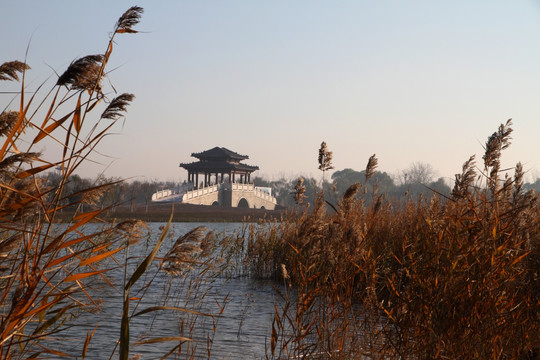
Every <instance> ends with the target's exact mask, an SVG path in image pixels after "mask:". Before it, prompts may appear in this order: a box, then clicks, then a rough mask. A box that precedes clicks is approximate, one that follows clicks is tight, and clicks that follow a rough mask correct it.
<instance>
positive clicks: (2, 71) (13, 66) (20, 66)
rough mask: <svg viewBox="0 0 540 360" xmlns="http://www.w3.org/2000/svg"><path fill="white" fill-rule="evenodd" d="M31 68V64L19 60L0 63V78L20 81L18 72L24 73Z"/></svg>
mask: <svg viewBox="0 0 540 360" xmlns="http://www.w3.org/2000/svg"><path fill="white" fill-rule="evenodd" d="M29 69H30V66H28V65H27V64H25V63H23V62H20V61H18V60H15V61H8V62H5V63H3V64H2V65H0V80H8V81H11V80H15V81H19V75H18V74H17V73H23V72H25V71H26V70H29Z"/></svg>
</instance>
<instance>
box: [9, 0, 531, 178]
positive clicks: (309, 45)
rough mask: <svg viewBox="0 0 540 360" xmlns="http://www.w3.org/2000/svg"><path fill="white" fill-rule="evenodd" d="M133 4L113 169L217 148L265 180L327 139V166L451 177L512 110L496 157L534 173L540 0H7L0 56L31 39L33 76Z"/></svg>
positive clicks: (138, 172) (101, 44)
mask: <svg viewBox="0 0 540 360" xmlns="http://www.w3.org/2000/svg"><path fill="white" fill-rule="evenodd" d="M132 5H139V6H141V7H143V8H144V10H145V12H144V14H143V17H142V20H141V23H140V24H139V25H137V27H136V29H138V30H140V31H141V33H139V34H134V35H129V34H126V35H122V36H118V37H117V39H116V40H117V44H116V47H115V50H114V53H113V57H112V59H111V62H110V69H111V68H115V67H118V69H116V70H115V71H113V72H112V73H110V75H109V79H110V81H111V83H112V84H113V85H114V86H115V88H116V89H117V90H118V91H119V92H131V93H134V94H135V95H136V99H135V100H134V102H133V104H132V105H131V106H130V108H129V113H128V116H127V120H126V123H125V126H124V127H123V128H120V127H119V128H118V129H117V130H118V133H119V135H115V136H113V137H109V138H108V139H107V140H106V141H105V142H104V143H103V144H102V146H101V148H100V150H101V151H102V152H103V153H105V154H107V155H110V156H112V157H113V158H112V159H106V158H99V161H101V162H103V163H104V165H105V166H108V167H107V170H106V171H105V172H106V174H107V175H109V176H121V177H124V178H125V177H137V176H140V177H141V179H150V180H154V179H160V180H180V179H184V178H186V175H187V173H186V171H185V170H183V169H181V168H179V167H178V165H179V163H180V162H189V161H192V160H194V159H193V158H191V157H190V154H191V153H192V152H200V151H203V150H207V149H210V148H212V147H214V146H223V147H227V148H229V149H230V150H233V151H236V152H238V153H240V154H245V155H249V157H250V159H249V160H247V161H246V163H248V164H251V165H258V166H259V167H260V169H261V170H260V171H259V172H258V174H259V175H264V176H267V177H269V178H276V177H278V176H282V175H283V176H286V177H290V176H293V175H298V174H307V175H310V174H311V175H315V176H319V175H318V170H317V152H318V148H319V146H320V143H321V141H323V140H324V141H326V142H327V144H328V147H329V149H330V150H332V151H333V152H334V165H335V167H336V169H344V168H353V169H356V170H362V169H364V167H365V165H366V163H367V160H368V158H369V156H370V155H372V154H373V153H376V154H377V157H378V159H379V169H380V170H383V171H387V172H389V173H396V172H397V171H398V170H400V169H404V168H407V167H408V166H409V165H410V164H411V163H413V162H417V161H419V162H424V163H429V164H431V165H432V166H433V167H434V168H435V169H436V170H437V172H438V175H439V176H444V177H446V178H449V179H450V178H452V177H453V175H454V174H455V173H457V172H460V169H461V166H462V164H463V162H464V161H465V160H467V159H468V157H469V156H470V155H472V154H478V157H477V158H478V160H480V161H481V155H482V151H483V149H482V145H483V144H484V143H485V141H486V139H487V137H488V136H489V135H490V134H491V133H493V132H494V131H495V130H496V129H497V127H498V126H499V124H500V123H502V122H505V121H506V120H507V119H508V118H513V122H514V133H513V145H512V146H511V148H510V149H509V150H508V151H507V152H506V153H505V156H504V158H503V160H504V163H503V166H508V167H511V166H513V165H515V163H516V162H517V161H522V163H523V164H524V167H525V169H526V170H529V171H530V174H531V175H534V176H540V172H539V170H540V141H539V140H540V1H533V0H513V1H508V0H484V1H481V0H477V1H469V0H467V1H461V0H454V1H434V0H422V1H421V0H406V1H405V0H372V1H360V0H355V1H315V0H306V1H290V0H288V1H276V0H272V1H227V0H216V1H195V0H193V1H177V0H175V1H156V0H153V1H139V2H138V3H133V2H126V1H119V0H115V1H92V2H90V1H84V2H83V1H54V0H48V1H43V0H25V1H4V2H3V4H2V21H1V22H0V34H2V35H1V37H2V50H1V57H0V63H3V62H4V61H10V60H15V59H19V60H23V59H24V53H25V50H26V47H27V45H28V44H29V43H30V50H29V55H28V60H27V61H28V63H29V65H30V66H31V67H32V70H31V71H30V72H29V73H28V83H29V87H30V88H35V87H37V85H38V84H40V83H41V82H42V81H44V80H45V79H46V78H47V77H49V76H50V75H51V74H52V75H53V79H54V80H55V75H54V72H53V70H52V69H54V70H56V71H57V72H58V73H62V72H63V71H64V70H65V69H66V68H67V66H68V65H69V63H70V62H71V61H73V60H75V59H76V58H78V57H82V56H85V55H89V54H96V53H103V51H104V49H105V46H106V44H107V41H108V36H109V32H110V31H111V30H112V29H113V26H114V23H115V22H116V20H117V18H118V17H119V16H120V15H121V14H122V13H123V12H124V11H125V10H126V9H128V8H129V7H130V6H132ZM30 39H31V40H30ZM51 68H52V69H51ZM2 86H5V85H4V84H2ZM6 97H8V96H7V95H0V105H2V104H5V102H6V101H7V100H8V99H6ZM480 161H479V162H480ZM103 168H104V166H101V167H96V166H88V167H86V168H83V169H81V171H80V174H81V175H83V176H89V177H90V176H95V174H96V173H97V172H98V171H100V169H103Z"/></svg>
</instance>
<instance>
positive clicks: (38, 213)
mask: <svg viewBox="0 0 540 360" xmlns="http://www.w3.org/2000/svg"><path fill="white" fill-rule="evenodd" d="M141 12H142V9H141V8H132V9H130V10H129V11H128V12H127V13H126V14H127V15H126V14H124V16H123V17H122V18H121V19H120V20H119V22H118V24H117V26H116V28H115V32H114V34H113V35H112V37H111V38H110V41H109V45H108V47H107V51H106V53H105V54H103V55H90V56H85V57H83V58H81V59H78V60H76V61H74V62H73V63H72V64H71V65H70V66H69V67H68V69H67V70H66V72H64V73H63V74H62V75H61V76H60V77H59V78H58V81H57V83H56V85H55V86H54V87H53V89H51V91H50V92H49V93H47V94H45V95H44V96H43V99H42V100H39V99H38V97H39V95H40V92H39V90H40V89H41V88H42V86H43V85H40V86H39V87H38V89H37V91H35V92H33V94H32V95H31V96H30V97H27V96H26V95H27V94H26V93H25V87H26V86H25V82H24V79H25V73H26V71H27V70H29V69H30V67H29V66H28V65H26V64H25V63H22V62H20V61H12V62H7V63H4V64H2V65H0V80H8V81H11V80H15V81H18V80H19V79H20V77H19V74H22V77H21V78H22V81H21V90H20V91H19V94H18V98H19V99H20V106H19V111H10V110H6V111H3V112H2V113H1V114H0V136H2V146H1V149H0V199H1V200H0V253H1V255H2V257H3V259H7V261H4V260H2V270H3V271H4V274H6V273H8V272H9V273H8V275H7V276H3V277H1V278H0V309H1V310H0V311H1V312H2V317H1V319H0V357H2V358H6V359H11V358H23V357H28V356H33V357H39V356H41V355H40V354H42V353H43V354H47V353H48V354H56V355H62V356H64V355H66V354H62V353H61V352H59V351H57V350H55V349H53V348H51V347H50V346H49V345H48V342H47V337H48V335H50V334H54V333H57V332H59V331H62V330H63V329H65V328H66V325H65V323H64V322H65V321H66V319H68V318H70V317H71V316H73V315H76V313H77V312H78V311H79V310H80V309H81V308H87V309H90V308H92V307H95V308H97V307H99V303H100V301H99V300H98V299H94V298H93V297H92V296H91V295H90V292H89V291H88V290H87V285H86V284H87V283H88V282H89V281H92V279H94V278H102V279H104V280H105V281H106V282H108V283H110V281H109V280H108V279H107V278H106V277H105V275H104V274H105V273H106V271H107V267H106V264H107V263H108V261H109V260H110V261H115V258H114V256H115V254H117V253H118V252H119V251H122V250H123V249H124V246H125V242H124V238H125V237H130V236H134V235H136V233H137V231H136V230H135V229H134V228H132V229H131V230H129V231H126V232H123V233H122V234H121V236H119V232H114V231H113V230H111V229H110V228H109V230H107V229H105V230H98V231H97V232H94V233H91V234H88V233H85V231H84V229H83V228H84V227H85V225H86V224H88V223H89V222H90V221H93V220H96V219H97V218H98V217H99V215H100V214H101V213H102V212H103V211H104V210H103V209H98V210H96V209H95V208H93V209H91V210H89V211H88V210H87V211H86V212H85V211H84V210H83V207H82V205H83V203H84V204H86V205H87V206H88V204H92V203H94V202H95V200H96V198H97V197H98V196H99V195H100V193H102V192H103V191H104V190H105V188H106V185H105V184H103V185H100V186H95V187H91V188H89V189H82V190H80V191H79V192H78V193H77V194H76V195H78V196H77V198H75V197H72V198H71V199H70V200H69V202H70V203H68V204H66V200H67V199H66V197H65V196H64V191H65V189H66V185H67V184H68V178H69V176H70V175H71V174H73V173H74V171H75V170H76V169H77V168H78V166H80V164H81V163H83V162H84V161H86V159H87V158H88V156H89V155H90V154H92V153H93V152H94V151H95V149H96V146H97V145H98V144H99V142H100V141H101V139H103V137H104V136H106V134H107V132H108V131H109V130H110V129H111V126H112V125H113V124H114V121H116V120H117V119H118V118H119V117H120V116H121V115H122V113H123V112H124V111H125V110H126V105H127V103H128V102H129V101H131V100H132V96H125V95H123V96H122V95H121V96H120V97H119V98H117V99H114V100H113V101H112V103H111V105H110V107H109V108H108V109H106V110H105V115H107V116H106V117H105V118H107V119H111V120H113V122H112V123H111V124H104V125H103V127H101V128H100V121H98V122H95V123H94V125H93V126H92V127H91V128H89V129H86V127H85V126H84V119H85V118H86V117H87V116H91V113H92V111H93V110H94V109H95V108H97V105H98V104H99V103H100V101H101V100H102V99H103V98H104V95H103V93H102V91H103V89H102V85H101V80H102V78H103V74H105V70H104V69H105V66H106V64H107V61H108V59H109V57H110V55H111V52H112V43H113V41H114V40H113V39H114V35H115V34H116V33H122V32H133V31H129V30H130V29H131V27H132V26H134V25H135V24H136V23H137V20H138V16H140V13H141ZM84 94H87V95H86V96H85V95H84ZM71 99H75V100H76V101H77V104H76V105H75V106H74V108H73V107H70V106H71V102H70V101H71ZM107 110H109V111H108V112H107ZM60 113H63V114H64V115H59V114H60ZM92 114H93V113H92ZM41 116H43V118H42V121H38V119H37V118H38V117H41ZM86 130H88V132H87V136H86V138H83V137H82V133H83V132H85V131H86ZM28 136H30V137H31V138H30V139H26V138H25V137H28ZM45 138H49V139H51V140H53V143H57V144H59V146H60V151H59V152H60V153H61V154H62V155H61V158H60V159H45V158H43V155H42V154H40V153H37V152H35V151H32V148H33V147H34V146H35V145H36V144H37V143H39V142H41V141H42V140H43V139H45ZM28 140H30V141H28ZM25 144H30V145H28V146H27V147H26V149H25V148H24V146H25ZM56 166H60V167H61V169H62V170H61V174H62V175H61V179H60V181H59V183H58V184H56V186H54V187H53V186H51V185H50V184H48V183H47V181H46V177H45V176H44V175H45V174H46V172H47V171H48V170H49V169H51V168H54V167H56ZM66 206H71V207H75V208H78V211H77V212H76V213H75V215H74V217H73V218H72V219H71V220H70V221H69V223H68V224H66V226H65V227H64V228H59V227H58V226H56V225H55V224H54V221H55V218H56V216H57V214H58V213H59V212H60V211H61V210H62V209H63V208H64V207H66ZM90 338H91V336H90V337H88V340H87V341H86V343H85V346H84V349H82V353H83V356H84V355H85V353H86V348H87V346H88V342H89V339H90Z"/></svg>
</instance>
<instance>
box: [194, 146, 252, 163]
mask: <svg viewBox="0 0 540 360" xmlns="http://www.w3.org/2000/svg"><path fill="white" fill-rule="evenodd" d="M191 156H193V157H196V158H197V159H200V160H209V161H211V160H218V159H219V160H237V161H239V160H245V159H249V156H247V155H240V154H238V153H235V152H234V151H231V150H229V149H227V148H224V147H219V146H216V147H215V148H213V149H210V150H206V151H203V152H199V153H192V154H191Z"/></svg>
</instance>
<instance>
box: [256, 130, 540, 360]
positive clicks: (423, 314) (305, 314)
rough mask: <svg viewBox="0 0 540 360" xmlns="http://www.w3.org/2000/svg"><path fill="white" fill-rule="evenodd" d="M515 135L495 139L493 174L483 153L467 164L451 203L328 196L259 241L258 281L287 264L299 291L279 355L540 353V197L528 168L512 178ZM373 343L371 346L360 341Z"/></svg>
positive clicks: (285, 317) (490, 150) (280, 330)
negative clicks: (479, 171) (333, 207)
mask: <svg viewBox="0 0 540 360" xmlns="http://www.w3.org/2000/svg"><path fill="white" fill-rule="evenodd" d="M511 132H512V129H511V122H507V123H506V124H504V125H501V126H500V127H499V130H498V131H497V132H496V133H494V134H493V135H492V136H491V137H490V138H489V140H488V143H487V145H486V153H485V155H484V161H485V167H486V171H485V176H484V177H480V178H477V175H476V171H475V164H474V156H472V157H470V158H469V160H468V161H467V162H465V164H464V165H463V171H462V173H461V174H459V175H456V181H455V185H454V190H453V192H452V197H451V198H450V199H446V198H442V197H439V196H434V197H432V198H431V199H429V201H425V200H424V199H419V200H418V201H413V200H412V199H411V198H409V199H407V200H405V201H403V202H400V203H396V204H392V203H391V202H388V201H386V200H385V199H384V198H382V197H378V198H377V199H376V200H377V202H376V203H373V206H366V205H365V203H364V202H363V200H362V198H360V199H357V200H355V202H354V205H355V206H351V204H352V199H354V197H355V196H356V194H357V192H358V187H359V185H356V184H355V185H353V186H351V187H350V188H349V190H348V191H346V193H345V195H344V197H343V199H342V205H340V207H339V211H337V212H336V213H331V214H328V213H326V212H325V211H324V206H322V205H321V204H323V203H324V202H323V200H322V199H321V198H320V197H319V199H318V200H317V202H316V205H315V208H314V209H313V211H312V212H308V211H304V212H303V213H302V214H300V215H299V216H295V217H290V218H288V219H285V220H284V221H283V222H282V223H281V224H279V225H276V226H274V227H273V229H271V230H266V231H265V232H264V233H261V234H254V235H253V239H254V240H253V242H252V243H250V256H251V259H252V261H253V264H252V266H253V267H254V268H255V269H254V271H253V273H254V274H267V276H268V275H269V274H270V275H273V274H279V270H280V267H281V266H282V264H284V266H286V269H287V273H288V276H290V283H291V284H292V286H293V290H294V291H291V292H290V293H287V294H282V299H283V301H284V303H283V305H282V307H281V309H277V308H276V313H275V320H274V323H273V325H272V337H271V344H270V352H271V355H272V356H280V355H286V356H292V355H295V356H313V355H314V354H315V353H324V354H326V355H325V356H326V358H344V359H349V358H363V357H364V356H367V354H369V357H370V358H441V359H443V358H452V359H467V358H505V359H525V358H527V359H529V358H531V356H533V355H532V354H535V353H537V352H538V351H539V350H538V349H539V345H540V344H539V343H538V340H537V339H538V338H540V326H539V323H538V321H537V319H538V311H539V303H538V294H539V290H538V289H539V288H540V286H538V268H539V260H538V259H539V245H540V244H539V239H540V203H539V201H540V200H539V197H538V195H536V194H534V193H533V192H527V193H525V192H524V191H523V167H522V165H521V164H519V163H518V164H517V165H516V167H515V173H514V175H513V177H511V176H505V177H503V176H502V175H501V166H500V164H501V155H502V150H504V149H506V148H507V147H508V146H509V144H510V143H509V137H510V134H511ZM370 162H371V164H373V161H370ZM369 167H370V166H369V165H368V168H369ZM370 172H371V171H367V170H366V173H370ZM483 180H484V181H485V185H483V182H482V181H483ZM344 204H349V205H348V206H345V205H344ZM272 268H273V271H272ZM263 269H264V271H263ZM354 304H357V305H356V307H355V306H353V305H354ZM353 314H354V315H353ZM347 319H348V320H347ZM366 331H368V332H367V333H366ZM336 334H339V336H334V335H336ZM366 336H367V337H370V338H371V341H370V342H368V343H360V342H358V341H355V339H358V338H361V337H362V338H366ZM340 339H347V340H346V341H340ZM276 354H277V355H276Z"/></svg>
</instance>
